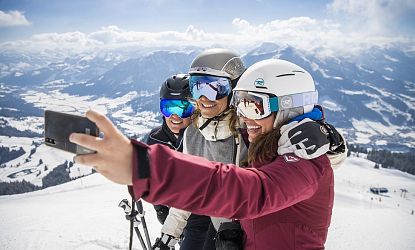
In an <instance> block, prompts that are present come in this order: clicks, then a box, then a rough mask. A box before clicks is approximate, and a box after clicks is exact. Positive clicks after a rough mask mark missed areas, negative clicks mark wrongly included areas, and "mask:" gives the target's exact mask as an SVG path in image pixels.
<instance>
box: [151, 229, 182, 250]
mask: <svg viewBox="0 0 415 250" xmlns="http://www.w3.org/2000/svg"><path fill="white" fill-rule="evenodd" d="M178 241H179V240H178V239H177V238H174V237H173V236H171V235H168V234H164V233H161V237H160V238H157V239H156V242H155V243H154V245H153V246H152V247H151V249H152V250H174V245H176V243H177V242H178Z"/></svg>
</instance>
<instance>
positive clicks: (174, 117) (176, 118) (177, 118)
mask: <svg viewBox="0 0 415 250" xmlns="http://www.w3.org/2000/svg"><path fill="white" fill-rule="evenodd" d="M170 118H173V119H175V120H181V119H182V118H181V117H180V116H178V115H177V114H172V115H171V116H170Z"/></svg>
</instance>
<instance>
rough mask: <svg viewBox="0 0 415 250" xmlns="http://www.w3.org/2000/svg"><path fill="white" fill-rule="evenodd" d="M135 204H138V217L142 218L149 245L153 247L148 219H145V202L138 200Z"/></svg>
mask: <svg viewBox="0 0 415 250" xmlns="http://www.w3.org/2000/svg"><path fill="white" fill-rule="evenodd" d="M135 203H136V204H137V210H138V216H140V218H141V223H142V225H143V229H144V235H145V236H146V240H147V245H149V246H150V247H151V241H150V235H149V234H148V228H147V223H146V219H145V218H144V209H143V202H142V201H141V200H138V201H136V202H135Z"/></svg>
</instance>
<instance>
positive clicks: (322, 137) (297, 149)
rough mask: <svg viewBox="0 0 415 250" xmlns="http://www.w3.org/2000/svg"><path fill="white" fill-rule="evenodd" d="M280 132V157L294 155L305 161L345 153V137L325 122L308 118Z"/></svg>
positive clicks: (289, 125) (291, 124) (287, 125)
mask: <svg viewBox="0 0 415 250" xmlns="http://www.w3.org/2000/svg"><path fill="white" fill-rule="evenodd" d="M280 132H281V137H280V139H279V141H278V154H279V155H283V154H288V153H294V154H295V155H297V156H298V157H300V158H303V159H313V158H317V157H319V156H321V155H323V154H325V153H332V154H337V153H343V152H344V140H343V137H342V136H341V135H340V133H339V132H338V131H337V130H336V129H335V128H334V127H333V126H332V125H330V124H328V123H327V122H324V121H313V120H311V119H309V118H306V119H303V120H302V121H300V122H292V123H289V124H286V125H284V126H282V127H281V130H280Z"/></svg>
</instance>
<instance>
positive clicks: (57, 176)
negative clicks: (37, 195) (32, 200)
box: [0, 161, 76, 195]
mask: <svg viewBox="0 0 415 250" xmlns="http://www.w3.org/2000/svg"><path fill="white" fill-rule="evenodd" d="M72 166H73V162H68V161H65V163H63V164H61V165H58V166H57V167H56V168H54V169H53V170H52V171H51V172H50V173H48V174H47V175H46V176H45V177H43V179H42V186H41V187H39V186H36V185H34V184H32V183H30V182H28V181H25V180H22V181H13V182H0V195H11V194H21V193H27V192H32V191H36V190H40V189H43V188H47V187H51V186H56V185H59V184H62V183H65V182H68V181H71V180H74V179H76V178H74V179H72V178H71V177H70V176H69V168H70V167H72Z"/></svg>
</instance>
